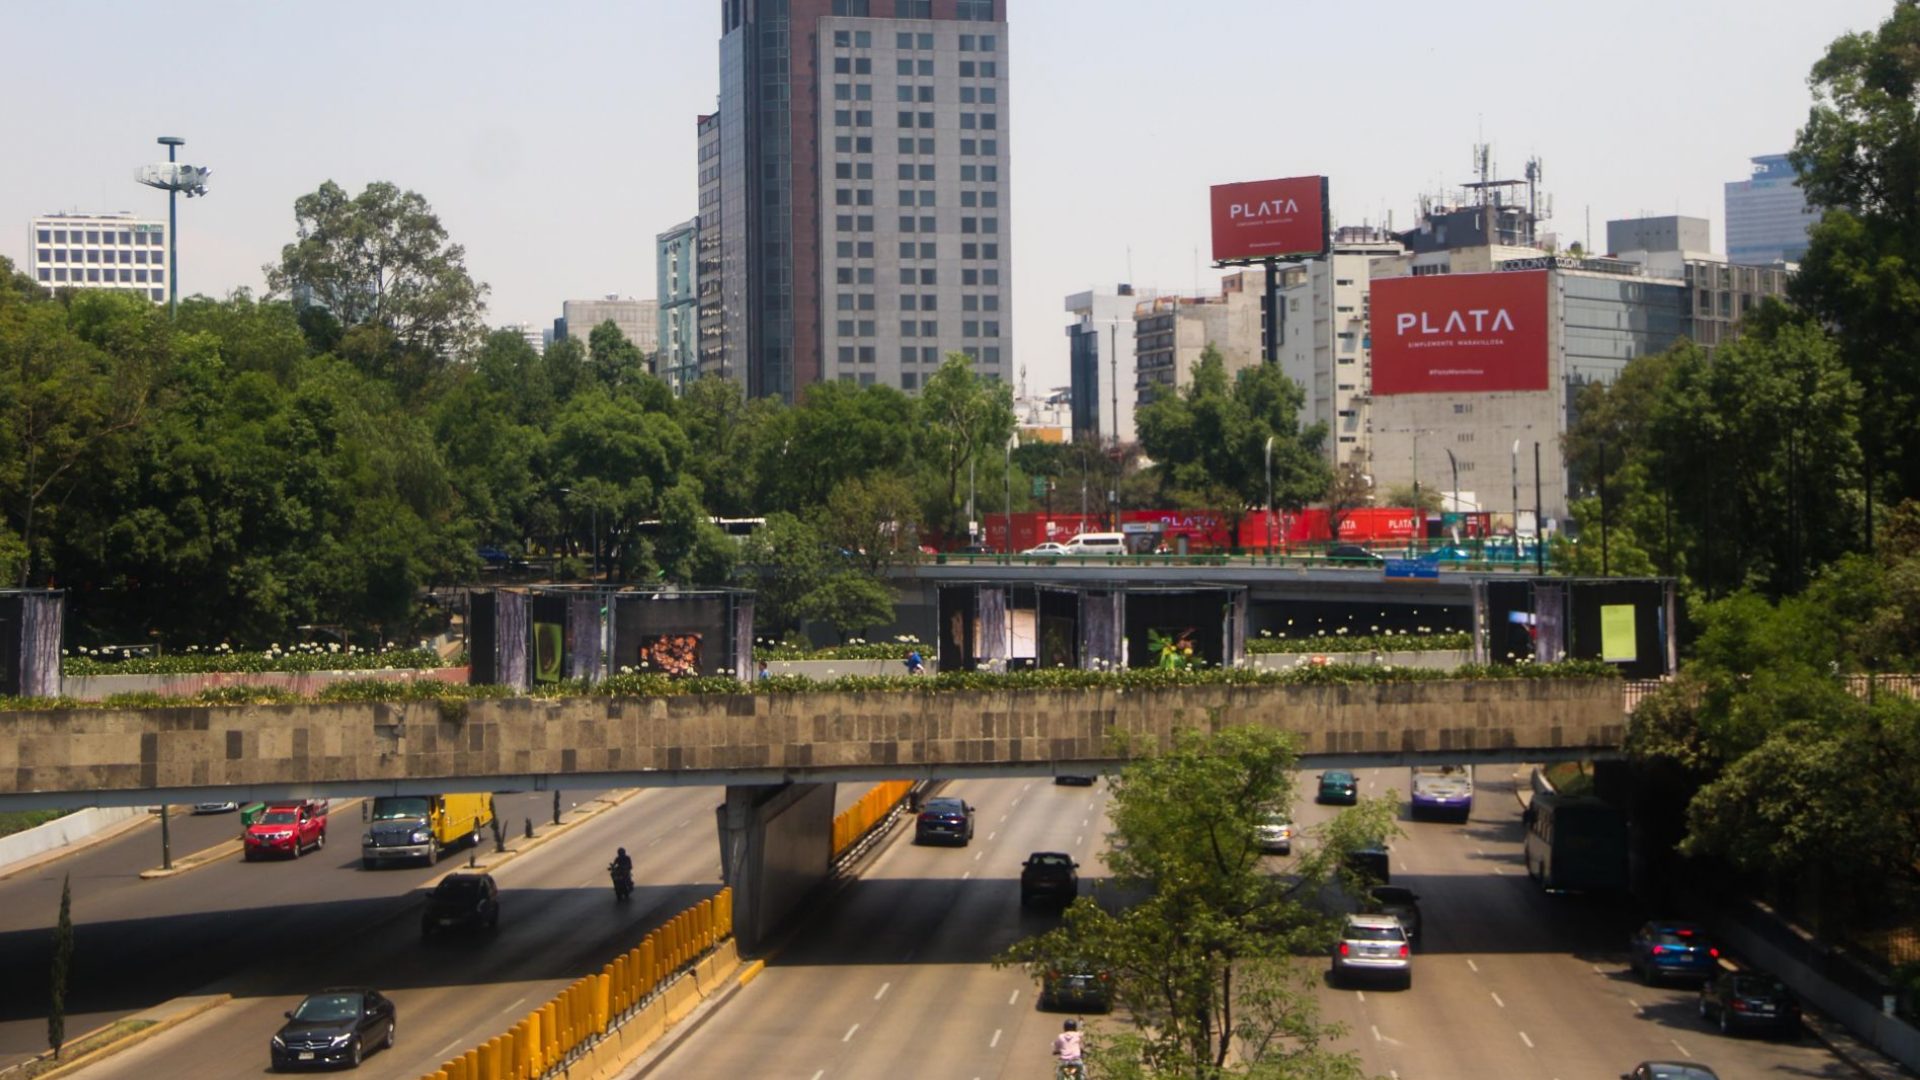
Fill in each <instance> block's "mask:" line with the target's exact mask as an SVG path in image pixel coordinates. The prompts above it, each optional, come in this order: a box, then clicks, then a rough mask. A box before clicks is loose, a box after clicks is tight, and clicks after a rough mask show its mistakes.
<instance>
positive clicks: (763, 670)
mask: <svg viewBox="0 0 1920 1080" xmlns="http://www.w3.org/2000/svg"><path fill="white" fill-rule="evenodd" d="M772 676H773V673H772V672H771V671H768V670H767V662H766V661H765V660H762V661H760V674H759V675H757V676H755V677H756V678H761V679H766V678H771V677H772Z"/></svg>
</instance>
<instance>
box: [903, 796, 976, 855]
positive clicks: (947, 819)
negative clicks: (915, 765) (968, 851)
mask: <svg viewBox="0 0 1920 1080" xmlns="http://www.w3.org/2000/svg"><path fill="white" fill-rule="evenodd" d="M972 839H973V807H971V806H968V805H967V803H966V800H964V799H955V798H949V797H946V796H942V797H940V798H938V799H928V800H927V801H926V802H924V803H922V804H921V805H920V817H919V818H918V819H917V820H916V821H915V822H914V826H913V842H914V843H916V844H930V843H933V842H934V841H936V840H938V841H941V842H943V843H949V844H959V845H961V846H963V847H964V846H966V844H967V843H968V842H969V841H971V840H972Z"/></svg>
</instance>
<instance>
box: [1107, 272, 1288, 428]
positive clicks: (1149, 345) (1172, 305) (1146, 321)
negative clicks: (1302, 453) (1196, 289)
mask: <svg viewBox="0 0 1920 1080" xmlns="http://www.w3.org/2000/svg"><path fill="white" fill-rule="evenodd" d="M1265 304H1266V272H1265V271H1253V270H1240V271H1236V272H1234V273H1231V274H1228V275H1226V276H1225V277H1223V278H1221V279H1220V295H1218V296H1160V297H1155V298H1154V299H1151V300H1143V301H1141V302H1140V303H1138V304H1136V305H1135V306H1134V314H1133V332H1134V357H1135V365H1134V366H1135V368H1136V374H1135V377H1134V399H1135V401H1134V407H1135V408H1136V409H1137V408H1139V407H1140V406H1143V405H1146V404H1149V403H1150V402H1152V401H1153V399H1154V398H1155V397H1158V396H1159V395H1161V394H1167V393H1176V392H1178V391H1181V390H1184V389H1186V388H1187V387H1188V386H1189V385H1191V384H1192V382H1193V369H1194V368H1195V367H1196V366H1198V365H1199V363H1200V357H1201V355H1202V354H1203V353H1205V352H1206V350H1207V346H1209V345H1211V346H1213V348H1214V349H1215V351H1217V352H1219V354H1220V358H1221V359H1222V360H1223V361H1225V366H1226V370H1227V376H1228V378H1232V377H1233V375H1234V374H1235V373H1237V372H1239V371H1240V370H1241V369H1242V368H1247V367H1252V366H1253V365H1254V364H1257V363H1260V362H1261V351H1260V350H1261V342H1262V340H1263V339H1262V336H1261V335H1262V333H1263V325H1264V322H1265V320H1264V317H1263V316H1264V313H1263V312H1262V311H1261V308H1262V307H1264V306H1265Z"/></svg>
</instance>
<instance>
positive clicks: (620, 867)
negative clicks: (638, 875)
mask: <svg viewBox="0 0 1920 1080" xmlns="http://www.w3.org/2000/svg"><path fill="white" fill-rule="evenodd" d="M607 869H608V870H609V871H610V872H612V874H613V876H615V877H628V878H630V877H632V876H633V860H632V859H630V858H628V857H627V849H626V848H621V849H620V854H618V855H615V856H614V857H613V863H612V865H610V866H608V867H607Z"/></svg>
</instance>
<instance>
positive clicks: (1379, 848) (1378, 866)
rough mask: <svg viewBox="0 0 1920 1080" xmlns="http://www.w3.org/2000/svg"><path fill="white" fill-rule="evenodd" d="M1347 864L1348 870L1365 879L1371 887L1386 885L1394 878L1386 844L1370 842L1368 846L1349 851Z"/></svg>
mask: <svg viewBox="0 0 1920 1080" xmlns="http://www.w3.org/2000/svg"><path fill="white" fill-rule="evenodd" d="M1346 864H1347V872H1348V873H1351V874H1353V875H1354V876H1356V877H1359V878H1363V879H1365V880H1366V882H1367V886H1368V887H1369V888H1372V887H1373V886H1375V885H1385V884H1387V883H1388V882H1391V881H1392V880H1393V870H1392V867H1391V866H1390V865H1389V863H1388V852H1387V846H1386V845H1385V844H1380V843H1375V844H1368V845H1367V846H1366V847H1362V848H1355V849H1353V850H1352V851H1349V852H1347V858H1346Z"/></svg>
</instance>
